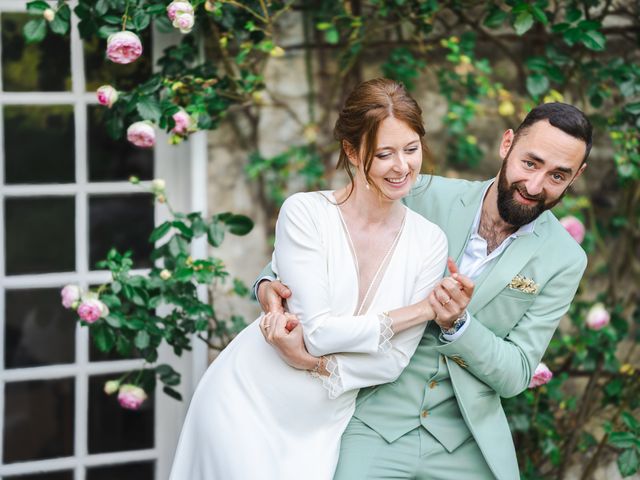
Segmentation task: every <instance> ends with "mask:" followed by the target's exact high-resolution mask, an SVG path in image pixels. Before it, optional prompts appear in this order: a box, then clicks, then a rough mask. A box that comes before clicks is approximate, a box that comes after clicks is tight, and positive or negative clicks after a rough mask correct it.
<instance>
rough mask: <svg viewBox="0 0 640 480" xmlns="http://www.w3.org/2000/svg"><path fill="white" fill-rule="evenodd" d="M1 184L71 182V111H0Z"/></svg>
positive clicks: (13, 108) (31, 108)
mask: <svg viewBox="0 0 640 480" xmlns="http://www.w3.org/2000/svg"><path fill="white" fill-rule="evenodd" d="M4 144H5V159H6V160H5V182H6V183H7V184H15V183H71V182H73V181H74V179H75V160H74V159H75V145H74V132H73V107H72V106H71V105H53V106H6V107H4Z"/></svg>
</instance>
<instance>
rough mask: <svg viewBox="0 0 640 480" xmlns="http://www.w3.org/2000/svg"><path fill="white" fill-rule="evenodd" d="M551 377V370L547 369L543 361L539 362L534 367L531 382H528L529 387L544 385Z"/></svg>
mask: <svg viewBox="0 0 640 480" xmlns="http://www.w3.org/2000/svg"><path fill="white" fill-rule="evenodd" d="M552 377H553V372H552V371H551V370H549V367H547V366H546V365H545V364H544V363H542V362H540V363H539V364H538V366H537V367H536V371H535V372H534V373H533V377H532V378H531V383H529V388H535V387H539V386H540V385H544V384H545V383H549V380H551V378H552Z"/></svg>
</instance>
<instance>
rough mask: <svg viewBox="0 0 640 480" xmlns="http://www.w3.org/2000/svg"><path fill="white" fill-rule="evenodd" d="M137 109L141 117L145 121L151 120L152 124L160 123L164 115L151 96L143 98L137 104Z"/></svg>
mask: <svg viewBox="0 0 640 480" xmlns="http://www.w3.org/2000/svg"><path fill="white" fill-rule="evenodd" d="M136 109H137V110H138V113H139V114H140V116H141V117H142V118H143V119H145V120H151V121H152V122H156V123H157V122H158V121H160V116H161V115H162V109H161V108H160V104H159V103H158V101H157V100H156V99H155V98H154V97H151V96H148V97H142V98H141V99H140V100H138V103H137V104H136Z"/></svg>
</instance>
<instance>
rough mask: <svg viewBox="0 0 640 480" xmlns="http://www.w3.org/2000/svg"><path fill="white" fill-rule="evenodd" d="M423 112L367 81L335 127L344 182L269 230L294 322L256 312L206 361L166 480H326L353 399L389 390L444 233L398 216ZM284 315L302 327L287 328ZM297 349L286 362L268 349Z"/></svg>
mask: <svg viewBox="0 0 640 480" xmlns="http://www.w3.org/2000/svg"><path fill="white" fill-rule="evenodd" d="M421 114H422V112H421V110H420V107H419V106H418V104H417V103H416V102H415V100H414V99H413V98H412V97H411V96H410V95H409V94H408V93H407V92H406V90H405V89H404V87H403V86H402V85H401V84H399V83H397V82H395V81H392V80H387V79H375V80H370V81H367V82H364V83H362V84H360V85H359V86H357V87H356V88H355V90H354V91H353V92H352V93H351V94H350V95H349V97H348V98H347V100H346V103H345V105H344V107H343V109H342V111H341V112H340V115H339V118H338V120H337V122H336V124H335V129H334V134H335V137H336V139H337V140H338V141H339V142H340V145H341V152H340V160H339V163H338V167H341V168H345V169H346V171H347V174H348V175H349V177H350V179H351V182H350V183H349V184H348V185H347V186H345V187H343V188H340V189H338V190H335V191H323V192H309V193H298V194H295V195H293V196H291V197H290V198H288V199H287V200H286V202H285V203H284V205H283V206H282V209H281V211H280V215H279V217H278V223H277V225H276V243H275V251H274V254H273V260H272V268H273V270H274V272H276V273H277V275H278V277H279V279H280V280H282V281H283V282H284V283H285V284H286V285H288V286H289V287H290V288H291V291H292V296H291V298H290V299H289V300H288V309H289V311H290V312H291V313H290V314H289V313H288V314H269V315H263V316H261V317H260V318H258V319H257V320H256V321H254V322H253V323H252V324H251V325H249V326H248V327H247V328H246V329H245V330H243V331H242V332H241V333H240V334H239V335H238V336H237V337H236V338H235V339H234V340H233V342H231V344H230V345H229V346H228V347H227V348H226V349H225V350H224V351H223V352H222V353H221V354H220V356H219V357H218V358H217V359H216V360H215V361H214V362H213V363H212V364H211V366H210V367H209V369H208V370H207V372H206V373H205V375H204V376H203V378H202V380H201V382H200V384H199V386H198V388H197V389H196V392H195V394H194V396H193V399H192V401H191V405H190V407H189V412H188V414H187V418H186V420H185V424H184V427H183V430H182V434H181V436H180V441H179V445H178V449H177V453H176V456H175V460H174V464H173V469H172V472H171V477H170V478H171V479H172V480H211V479H220V480H252V479H267V480H289V479H291V480H293V479H296V480H297V479H299V478H305V479H317V480H329V479H331V478H332V477H333V472H334V469H335V467H336V462H337V459H338V451H339V445H340V437H341V435H342V432H343V431H344V429H345V427H346V425H347V423H348V421H349V419H350V417H351V415H352V414H353V411H354V407H355V400H356V395H357V393H358V389H360V388H362V387H367V386H371V385H377V384H381V383H387V382H391V381H394V380H395V379H396V378H397V377H398V376H399V375H400V373H401V372H402V370H403V368H404V367H405V366H406V365H407V363H408V362H409V358H410V357H411V355H412V354H413V353H414V351H415V349H416V348H417V346H418V342H419V341H420V337H421V336H422V333H423V331H424V328H425V326H426V323H427V321H429V320H431V319H432V318H433V317H434V314H433V310H432V308H431V306H430V304H429V302H428V300H427V296H428V294H429V293H430V291H431V290H432V289H433V288H434V287H435V286H436V284H437V283H438V281H439V280H440V279H441V278H442V275H443V273H444V270H445V264H446V259H447V242H446V238H445V236H444V234H443V233H442V231H441V230H440V229H439V228H438V227H437V226H435V225H434V224H432V223H430V222H429V221H427V220H426V219H425V218H423V217H422V216H420V215H419V214H417V213H415V212H412V211H411V210H409V209H408V208H406V207H405V206H404V205H403V204H402V203H401V201H400V200H401V199H402V198H403V197H404V196H405V195H407V194H408V193H409V191H410V190H411V187H412V184H413V182H414V180H415V179H416V176H417V175H418V173H419V171H420V166H421V164H422V155H423V149H424V143H423V142H424V134H425V130H424V126H423V124H422V118H421ZM292 315H295V316H296V318H297V319H299V324H298V325H297V320H293V321H292V318H293V317H292ZM263 335H264V336H265V337H266V338H267V339H268V340H270V341H272V342H273V341H275V339H278V341H279V342H284V343H287V342H289V343H290V345H300V344H301V343H302V342H300V338H301V337H302V336H303V338H304V344H305V345H306V349H303V350H304V351H301V352H299V355H298V356H297V358H299V362H297V364H295V365H293V366H290V365H288V364H287V363H285V361H284V360H283V359H281V358H280V356H279V355H278V353H277V352H276V349H274V348H273V347H272V346H271V345H269V343H267V342H265V339H264V338H263Z"/></svg>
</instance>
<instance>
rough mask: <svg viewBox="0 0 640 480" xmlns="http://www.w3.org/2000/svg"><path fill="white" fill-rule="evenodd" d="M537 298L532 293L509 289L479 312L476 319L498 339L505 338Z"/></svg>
mask: <svg viewBox="0 0 640 480" xmlns="http://www.w3.org/2000/svg"><path fill="white" fill-rule="evenodd" d="M535 298H536V296H535V295H532V294H530V293H524V292H521V291H519V290H512V289H510V288H508V287H507V288H506V289H505V290H503V291H502V292H500V294H498V296H496V297H495V298H494V299H493V300H491V301H490V302H489V303H488V304H487V305H485V307H484V308H483V309H482V310H480V311H479V312H477V313H476V318H478V320H480V321H481V322H482V323H483V324H484V325H485V326H486V327H487V328H489V330H491V331H492V332H493V333H495V334H496V335H497V336H498V337H500V338H504V337H506V336H507V335H508V334H509V332H510V331H511V329H512V328H513V327H514V326H515V325H516V323H518V322H519V321H520V319H521V318H522V317H523V316H524V315H525V313H526V312H527V310H528V309H529V307H530V306H531V304H532V303H533V301H534V300H535Z"/></svg>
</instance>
